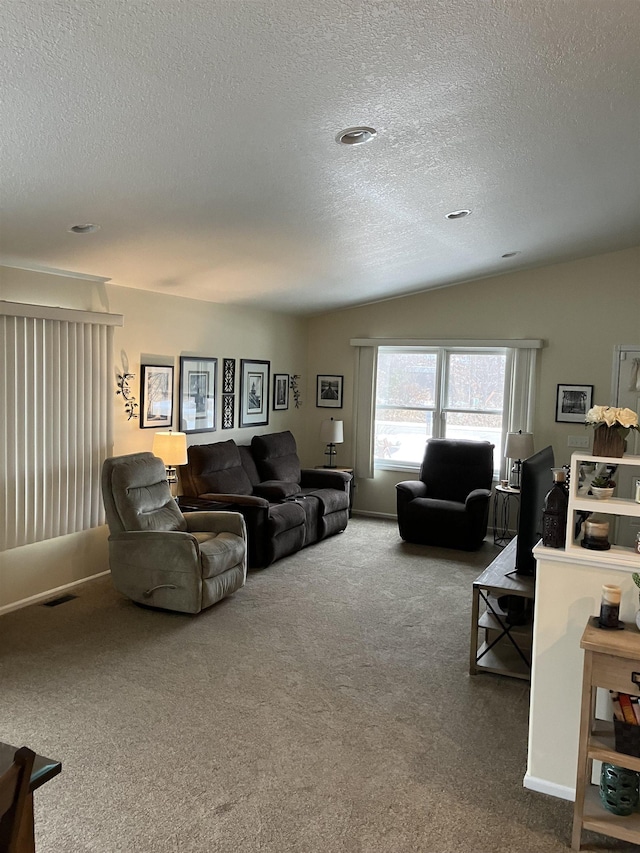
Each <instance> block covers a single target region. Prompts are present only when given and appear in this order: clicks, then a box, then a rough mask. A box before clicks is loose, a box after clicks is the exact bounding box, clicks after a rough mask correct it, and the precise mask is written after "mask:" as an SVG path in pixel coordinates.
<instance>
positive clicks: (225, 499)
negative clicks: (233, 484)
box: [198, 492, 269, 507]
mask: <svg viewBox="0 0 640 853" xmlns="http://www.w3.org/2000/svg"><path fill="white" fill-rule="evenodd" d="M198 497H199V498H204V499H205V500H207V501H219V502H220V503H225V504H237V505H238V506H239V507H245V506H263V507H268V506H269V501H268V500H266V499H265V498H260V497H258V496H257V495H222V494H218V493H214V492H206V493H205V494H204V495H198Z"/></svg>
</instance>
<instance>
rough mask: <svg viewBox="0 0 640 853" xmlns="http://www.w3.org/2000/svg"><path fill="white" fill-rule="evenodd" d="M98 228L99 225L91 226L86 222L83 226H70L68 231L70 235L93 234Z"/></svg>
mask: <svg viewBox="0 0 640 853" xmlns="http://www.w3.org/2000/svg"><path fill="white" fill-rule="evenodd" d="M99 228H100V226H99V225H92V224H91V223H90V222H87V223H86V224H85V225H72V226H71V228H69V229H68V230H69V231H70V232H71V233H72V234H93V232H94V231H98V229H99Z"/></svg>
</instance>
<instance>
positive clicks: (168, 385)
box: [140, 364, 173, 429]
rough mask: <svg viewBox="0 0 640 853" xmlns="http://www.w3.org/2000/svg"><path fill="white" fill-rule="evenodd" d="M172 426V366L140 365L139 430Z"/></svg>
mask: <svg viewBox="0 0 640 853" xmlns="http://www.w3.org/2000/svg"><path fill="white" fill-rule="evenodd" d="M172 426H173V366H168V365H166V364H141V365H140V429H162V428H163V427H164V428H165V429H170V428H171V427H172Z"/></svg>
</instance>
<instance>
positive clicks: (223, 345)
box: [0, 248, 640, 612]
mask: <svg viewBox="0 0 640 853" xmlns="http://www.w3.org/2000/svg"><path fill="white" fill-rule="evenodd" d="M0 299H5V300H10V301H14V302H27V303H34V304H43V305H54V306H60V307H67V308H78V309H84V310H92V311H108V312H112V313H116V314H123V315H124V317H125V325H124V327H123V328H121V329H116V331H115V341H114V361H115V364H116V366H117V365H120V366H121V365H122V354H123V353H124V354H125V355H126V358H127V359H128V365H129V370H130V371H131V372H132V373H135V374H136V379H135V380H134V383H133V385H134V388H135V393H136V396H139V395H138V382H139V366H140V361H141V356H142V358H143V360H145V361H146V362H147V363H149V362H151V361H152V360H157V361H158V362H159V363H167V359H168V360H169V363H170V362H171V360H173V363H174V365H175V367H176V389H177V372H178V371H177V367H178V357H179V355H181V354H182V355H206V356H213V357H217V358H219V359H222V358H224V357H235V358H237V359H239V358H257V359H266V360H268V361H270V362H271V370H272V373H273V372H278V373H300V374H302V377H303V385H302V401H303V405H302V408H301V409H299V410H296V409H295V408H294V407H293V404H292V403H291V405H290V408H289V410H288V412H280V413H279V412H272V413H271V417H270V422H269V425H268V426H267V427H264V428H259V430H258V429H256V430H249V429H245V430H237V429H236V430H225V431H224V432H222V431H218V432H215V433H205V434H201V435H197V436H193V437H191V438H190V442H191V443H204V442H206V441H219V440H225V439H227V438H234V439H236V440H237V441H239V442H244V441H247V440H248V439H249V438H250V436H251V435H252V434H253V432H254V431H256V432H257V431H263V432H266V431H269V432H270V431H277V430H281V429H289V428H290V429H291V430H292V431H293V432H294V434H295V435H296V437H297V439H298V444H299V448H300V455H301V459H302V462H303V464H304V465H318V464H322V462H323V461H324V459H323V455H322V454H323V451H324V445H323V444H322V442H321V441H320V439H319V430H320V423H321V421H322V420H323V419H324V418H326V417H328V416H331V415H335V416H340V417H342V418H343V419H344V421H345V444H344V445H341V446H340V447H339V448H338V464H343V465H345V464H350V463H351V462H352V450H353V447H352V434H351V423H352V418H353V401H352V394H353V387H354V382H353V366H354V351H353V349H352V347H351V346H350V345H349V340H350V338H353V337H382V338H384V337H413V338H473V339H492V338H510V337H513V338H543V339H544V340H545V341H546V342H547V346H546V348H545V349H544V350H542V352H541V354H540V360H539V367H538V401H537V410H536V421H535V428H534V433H535V441H536V446H537V447H538V448H540V447H544V446H545V445H546V444H553V446H554V450H555V453H556V458H557V460H558V462H564V461H565V460H567V461H568V459H569V456H570V451H569V449H568V448H567V436H568V435H569V434H570V433H575V432H576V425H573V426H571V425H568V424H556V423H555V422H554V412H555V393H556V384H557V383H558V382H567V383H587V384H593V385H594V386H595V402H597V403H606V402H608V399H609V395H610V387H611V366H612V350H613V346H614V345H615V344H617V343H625V344H640V248H636V249H632V250H628V251H624V252H617V253H613V254H609V255H600V256H598V257H595V258H588V259H585V260H581V261H575V262H572V263H566V264H558V265H555V266H549V267H544V268H540V269H535V270H529V271H525V272H520V273H513V274H510V275H504V276H500V277H496V278H488V279H484V280H482V281H475V282H469V283H466V284H461V285H458V286H456V287H450V288H445V289H441V290H437V291H431V292H426V293H422V294H418V295H414V296H408V297H405V298H401V299H394V300H389V301H387V302H380V303H376V304H372V305H368V306H363V307H361V308H354V309H349V310H345V311H338V312H334V313H331V314H326V315H323V316H320V317H315V318H312V319H310V320H303V319H296V318H293V317H288V316H284V315H279V314H273V313H268V312H263V311H258V310H255V309H251V308H236V307H233V306H228V305H216V304H211V303H205V302H199V301H195V300H188V299H181V298H177V297H173V296H165V295H162V294H152V293H148V292H145V291H138V290H134V289H130V288H122V287H117V286H114V285H111V284H108V283H105V282H102V281H97V280H84V279H75V278H70V277H66V276H57V275H51V274H45V273H36V272H27V271H22V270H15V269H10V268H6V267H4V268H2V267H0ZM219 373H220V371H219ZM318 373H337V374H343V375H344V377H345V386H344V387H345V397H344V407H343V409H342V410H331V409H318V408H316V406H315V378H316V374H318ZM114 386H115V383H114ZM114 392H115V387H114ZM113 399H114V432H115V448H114V450H115V452H116V453H130V452H134V451H137V450H149V449H151V445H152V440H153V433H154V430H141V429H140V428H139V426H138V422H137V421H132V422H128V421H127V420H126V416H125V414H124V409H123V405H122V400H121V398H120V397H116V396H115V393H114V398H113ZM405 478H406V475H404V474H403V473H402V472H378V473H377V475H376V477H375V479H373V480H361V481H359V483H358V489H357V492H356V508H358V509H361V510H364V511H369V512H380V513H393V512H394V511H395V488H394V485H395V483H396V482H398V481H399V480H401V479H405ZM106 569H107V558H106V544H105V531H104V529H101V530H100V531H93V532H91V531H90V532H88V533H86V534H78V535H76V536H73V537H63V538H61V539H58V540H52V541H51V542H47V543H38V544H37V545H33V546H28V547H27V548H19V549H15V550H13V551H8V552H4V554H0V612H1V611H2V609H3V607H4V608H7V607H11V606H12V605H13V604H14V603H15V602H19V601H23V600H25V599H28V598H29V597H30V596H38V595H41V594H42V593H44V592H46V591H47V590H51V589H57V588H59V587H64V586H65V585H66V584H69V583H73V582H74V581H76V580H78V579H79V578H83V577H88V576H92V575H94V574H97V573H99V572H101V571H105V570H106Z"/></svg>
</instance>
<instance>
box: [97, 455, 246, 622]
mask: <svg viewBox="0 0 640 853" xmlns="http://www.w3.org/2000/svg"><path fill="white" fill-rule="evenodd" d="M102 498H103V501H104V506H105V511H106V515H107V523H108V525H109V531H110V536H109V564H110V568H111V577H112V579H113V584H114V586H115V587H116V589H117V590H118V591H119V592H121V593H122V594H123V595H126V596H128V597H129V598H131V599H132V600H133V601H136V602H138V603H139V604H146V605H149V606H152V607H160V608H163V609H165V610H178V611H181V612H183V613H198V612H199V611H200V610H203V609H204V608H205V607H209V606H210V605H211V604H215V602H216V601H219V600H220V599H221V598H224V597H225V596H227V595H230V594H231V593H232V592H235V591H236V590H237V589H239V588H240V587H241V586H243V585H244V582H245V580H246V577H247V556H246V555H247V547H246V542H247V535H246V529H245V523H244V519H243V517H242V516H241V515H240V513H237V512H193V513H187V514H186V515H183V514H182V513H181V512H180V510H179V508H178V505H177V504H176V502H175V500H174V498H173V497H172V496H171V491H170V489H169V484H168V483H167V477H166V470H165V466H164V463H163V462H162V460H161V459H158V457H157V456H154V455H153V453H132V454H129V455H127V456H115V457H112V458H110V459H106V460H105V461H104V464H103V466H102Z"/></svg>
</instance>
